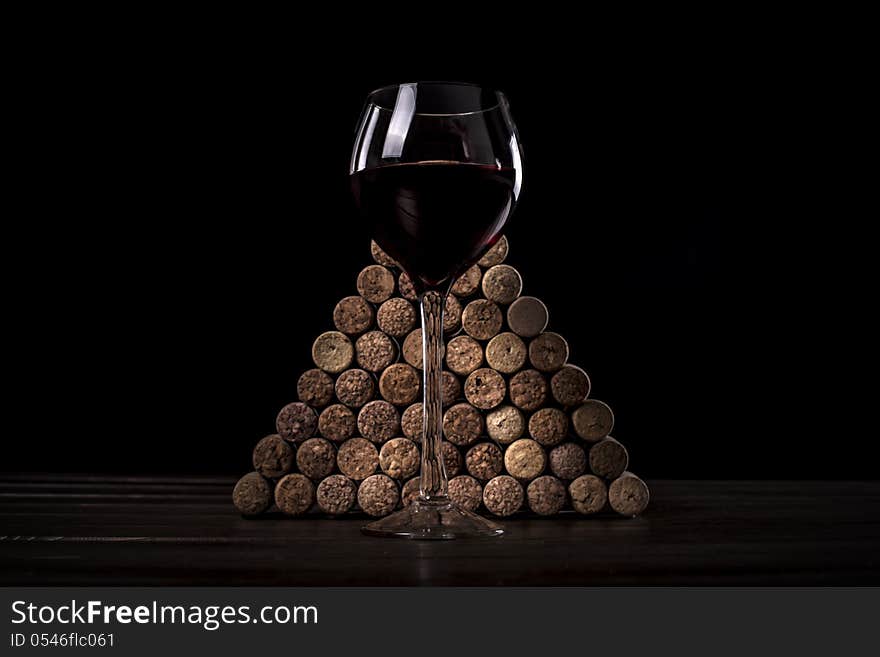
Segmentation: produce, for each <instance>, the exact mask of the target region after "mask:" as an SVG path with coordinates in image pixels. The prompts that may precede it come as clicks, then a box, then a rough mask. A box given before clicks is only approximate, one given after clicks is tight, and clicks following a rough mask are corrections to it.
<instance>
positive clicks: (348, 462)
mask: <svg viewBox="0 0 880 657" xmlns="http://www.w3.org/2000/svg"><path fill="white" fill-rule="evenodd" d="M336 465H337V466H338V467H339V471H340V472H341V473H342V474H344V475H345V476H346V477H349V478H351V479H354V480H355V481H361V480H363V479H366V478H367V477H369V476H370V475H371V474H373V473H374V472H375V471H376V468H377V467H379V450H377V449H376V446H375V445H374V444H373V443H371V442H370V441H369V440H366V439H365V438H350V439H349V440H346V441H345V442H344V443H342V445H340V447H339V451H338V452H337V454H336Z"/></svg>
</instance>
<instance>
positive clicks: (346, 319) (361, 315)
mask: <svg viewBox="0 0 880 657" xmlns="http://www.w3.org/2000/svg"><path fill="white" fill-rule="evenodd" d="M374 316H375V315H374V313H373V307H372V306H371V305H370V304H369V303H367V301H366V299H364V298H363V297H356V296H351V297H345V298H344V299H341V300H340V301H339V303H337V304H336V307H335V308H334V309H333V325H334V326H335V327H336V330H337V331H339V332H340V333H345V334H347V335H358V334H360V333H363V332H364V331H366V330H367V329H369V328H370V327H371V326H372V325H373V318H374Z"/></svg>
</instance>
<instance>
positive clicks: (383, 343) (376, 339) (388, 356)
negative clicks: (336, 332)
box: [343, 331, 397, 373]
mask: <svg viewBox="0 0 880 657" xmlns="http://www.w3.org/2000/svg"><path fill="white" fill-rule="evenodd" d="M354 350H355V353H356V355H357V362H358V365H360V366H361V367H362V368H363V369H365V370H367V371H368V372H373V373H378V372H381V371H382V370H384V369H385V368H386V367H388V366H389V365H391V364H392V363H393V362H394V361H396V360H397V344H396V343H395V342H394V340H392V339H391V337H390V336H388V335H386V334H385V333H383V332H382V331H370V332H368V333H364V334H363V335H362V336H361V337H359V338H358V339H357V342H355V346H354ZM343 369H345V368H343Z"/></svg>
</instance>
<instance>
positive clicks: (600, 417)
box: [571, 399, 614, 443]
mask: <svg viewBox="0 0 880 657" xmlns="http://www.w3.org/2000/svg"><path fill="white" fill-rule="evenodd" d="M571 424H572V426H573V427H574V430H575V433H577V435H578V436H580V437H581V438H583V439H584V440H586V441H589V442H593V443H594V442H597V441H599V440H602V439H603V438H604V437H605V436H607V435H608V434H609V433H611V429H613V428H614V413H613V412H612V411H611V408H610V407H609V406H608V404H606V403H605V402H602V401H599V400H598V399H588V400H586V401H585V402H584V403H583V404H581V405H580V406H578V407H577V408H576V409H575V410H574V411H572V414H571Z"/></svg>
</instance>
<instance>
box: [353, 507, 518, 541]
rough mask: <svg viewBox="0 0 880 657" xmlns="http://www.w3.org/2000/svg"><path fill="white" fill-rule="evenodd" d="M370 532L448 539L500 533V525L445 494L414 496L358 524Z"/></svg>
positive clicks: (399, 536) (426, 538)
mask: <svg viewBox="0 0 880 657" xmlns="http://www.w3.org/2000/svg"><path fill="white" fill-rule="evenodd" d="M361 531H362V532H363V533H364V534H367V535H369V536H387V537H395V538H411V539H416V540H449V539H453V538H475V537H488V536H500V535H501V534H503V533H504V529H502V527H501V525H499V524H497V523H494V522H492V521H491V520H487V519H486V518H483V517H481V516H478V515H477V514H475V513H471V512H470V511H465V510H464V509H462V508H459V507H457V506H456V505H455V504H453V503H452V502H451V501H450V500H449V499H448V498H441V499H436V500H422V499H417V500H415V501H414V502H412V503H411V504H410V505H409V506H407V507H406V508H405V509H403V510H401V511H397V512H396V513H392V514H391V515H390V516H387V517H385V518H382V519H381V520H376V521H375V522H371V523H370V524H369V525H364V526H363V527H362V528H361Z"/></svg>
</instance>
